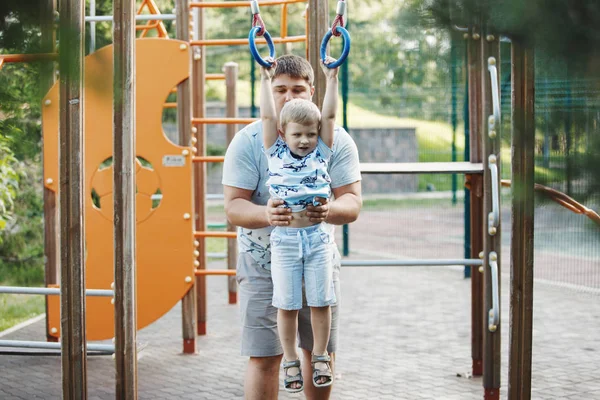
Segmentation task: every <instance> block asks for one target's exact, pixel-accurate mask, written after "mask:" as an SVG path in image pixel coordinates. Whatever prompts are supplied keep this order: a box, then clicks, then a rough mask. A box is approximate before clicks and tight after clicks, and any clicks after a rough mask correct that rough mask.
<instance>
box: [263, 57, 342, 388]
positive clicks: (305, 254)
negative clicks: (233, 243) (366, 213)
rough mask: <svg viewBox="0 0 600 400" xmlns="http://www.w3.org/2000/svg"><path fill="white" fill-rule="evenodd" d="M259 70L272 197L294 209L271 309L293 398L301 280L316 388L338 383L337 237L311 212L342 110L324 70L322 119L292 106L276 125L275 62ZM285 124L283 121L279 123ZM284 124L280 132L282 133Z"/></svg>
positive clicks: (332, 78)
mask: <svg viewBox="0 0 600 400" xmlns="http://www.w3.org/2000/svg"><path fill="white" fill-rule="evenodd" d="M267 61H268V62H271V63H272V64H271V67H270V68H264V67H262V68H261V76H262V82H261V96H260V114H261V120H262V123H263V145H264V152H265V155H266V156H267V160H268V165H269V180H268V181H267V185H268V186H269V193H270V195H271V197H272V198H273V199H279V200H283V202H284V203H283V207H287V208H290V209H291V211H292V219H291V221H290V224H289V227H276V228H275V229H274V230H273V231H272V232H271V237H270V243H271V254H272V256H271V257H272V259H271V276H272V278H273V306H274V307H276V308H277V309H278V312H277V327H278V331H279V339H280V341H281V344H282V346H283V353H284V361H283V368H284V373H285V379H284V387H285V390H286V391H288V392H291V393H296V392H299V391H301V390H303V388H304V384H303V378H302V374H301V371H300V359H299V358H298V354H297V352H296V333H297V330H298V310H300V309H302V281H303V280H304V284H305V293H306V302H307V304H308V306H309V307H310V310H311V321H312V330H313V337H314V343H313V349H312V357H311V364H312V367H313V385H314V386H315V387H327V386H330V385H331V384H332V383H333V374H332V371H331V365H330V361H331V359H330V357H329V355H328V353H327V342H328V340H329V330H330V328H331V308H330V306H331V305H333V304H335V303H336V298H335V293H334V287H333V265H332V258H333V257H332V256H333V254H332V250H331V243H333V235H332V234H331V233H330V231H329V230H328V229H327V228H326V227H324V226H322V224H320V223H319V224H315V223H313V222H311V221H310V218H309V217H307V215H306V213H307V211H306V206H307V205H309V204H312V205H320V202H319V200H317V199H326V200H329V198H330V197H331V188H330V183H331V179H330V178H329V174H328V172H327V167H328V165H329V161H330V159H331V156H332V154H333V150H332V147H333V141H334V128H335V114H336V110H337V88H338V84H337V68H333V69H329V68H327V66H326V65H325V64H329V63H331V62H334V61H335V60H334V59H332V58H330V57H328V59H327V60H326V61H325V63H323V64H322V69H323V72H324V73H325V75H326V77H327V87H326V91H325V98H324V101H323V114H322V115H321V113H320V112H319V109H318V108H317V106H316V105H314V104H313V103H312V102H311V101H309V100H304V99H292V100H290V101H289V102H287V103H286V104H285V105H284V107H283V108H282V110H281V115H280V116H279V118H278V115H277V112H276V109H275V101H274V99H273V93H272V85H271V79H272V77H273V75H274V72H275V68H276V62H275V60H273V59H270V60H267ZM278 120H280V121H278ZM279 122H280V123H281V130H279V126H278V124H279Z"/></svg>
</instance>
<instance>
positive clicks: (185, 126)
mask: <svg viewBox="0 0 600 400" xmlns="http://www.w3.org/2000/svg"><path fill="white" fill-rule="evenodd" d="M175 10H176V28H177V29H176V30H177V31H176V36H177V39H180V40H183V41H186V42H188V41H189V40H190V39H191V37H190V7H189V1H188V0H177V1H176V2H175ZM190 65H191V60H190ZM195 78H196V77H195V76H193V77H192V76H191V77H190V78H189V79H186V80H185V81H183V82H181V83H180V84H179V86H177V125H178V129H179V144H180V145H182V146H190V145H191V144H192V140H191V139H192V93H191V90H192V87H193V86H203V85H192V84H191V81H192V80H194V82H204V77H203V78H202V80H198V81H196V80H195ZM201 154H202V153H201ZM197 179H198V176H194V181H197ZM196 199H197V197H196ZM194 206H195V205H194ZM197 212H198V210H197V209H195V210H194V215H197V214H196V213H197ZM196 222H197V220H196ZM194 300H195V299H194V293H193V291H192V290H190V291H188V292H187V293H186V294H185V296H184V298H183V299H182V301H181V331H182V332H181V334H182V336H183V352H184V353H186V354H193V353H195V352H196V329H195V320H196V313H195V310H194V306H193V305H194V304H195V301H194Z"/></svg>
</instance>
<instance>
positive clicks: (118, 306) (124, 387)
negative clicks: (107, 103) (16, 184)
mask: <svg viewBox="0 0 600 400" xmlns="http://www.w3.org/2000/svg"><path fill="white" fill-rule="evenodd" d="M135 14H136V10H135V2H134V1H132V0H113V15H114V23H113V42H114V47H113V71H114V78H113V193H114V196H113V200H114V248H115V254H114V257H115V264H114V268H115V275H114V276H115V284H114V290H115V355H116V398H117V399H137V345H136V337H137V334H136V333H137V319H136V240H135V237H136V235H135V228H136V211H135V209H136V207H135V197H136V186H135V181H136V179H135V171H136V168H135V166H136V154H135V94H136V93H135Z"/></svg>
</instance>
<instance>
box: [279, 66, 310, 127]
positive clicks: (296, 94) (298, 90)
mask: <svg viewBox="0 0 600 400" xmlns="http://www.w3.org/2000/svg"><path fill="white" fill-rule="evenodd" d="M271 85H272V87H273V99H274V100H275V111H276V112H277V117H278V118H279V114H280V113H281V109H282V108H283V106H284V105H285V103H287V102H288V101H290V100H292V99H304V100H310V99H311V98H312V95H313V92H314V91H315V88H314V87H311V86H310V85H309V84H308V82H307V81H306V80H304V79H302V78H292V77H291V76H289V75H278V76H276V77H274V78H273V81H272V83H271Z"/></svg>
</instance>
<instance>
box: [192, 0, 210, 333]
mask: <svg viewBox="0 0 600 400" xmlns="http://www.w3.org/2000/svg"><path fill="white" fill-rule="evenodd" d="M198 3H203V1H202V0H200V1H195V2H194V4H198ZM205 37H206V23H205V14H204V8H196V9H195V10H194V38H195V39H200V40H202V39H204V38H205ZM192 76H193V80H194V82H204V81H205V79H206V48H205V47H204V46H200V47H194V56H193V61H192ZM192 107H193V117H194V118H205V117H206V99H205V85H200V84H198V85H194V86H193V94H192ZM195 131H196V133H195V135H196V136H195V137H196V154H197V155H199V156H206V125H204V124H201V125H196V126H195ZM205 198H206V165H205V163H195V165H194V199H195V204H194V207H196V224H195V229H196V231H204V230H206V202H205V201H204V199H205ZM197 242H198V253H199V255H198V258H197V260H196V261H197V263H198V265H197V268H200V269H205V268H206V261H207V259H206V242H205V240H204V239H203V238H200V239H197ZM195 285H196V297H195V299H196V303H195V304H196V315H195V317H194V318H195V323H196V327H195V328H196V329H195V331H196V333H197V334H198V335H205V334H206V277H205V276H196V282H195Z"/></svg>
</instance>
